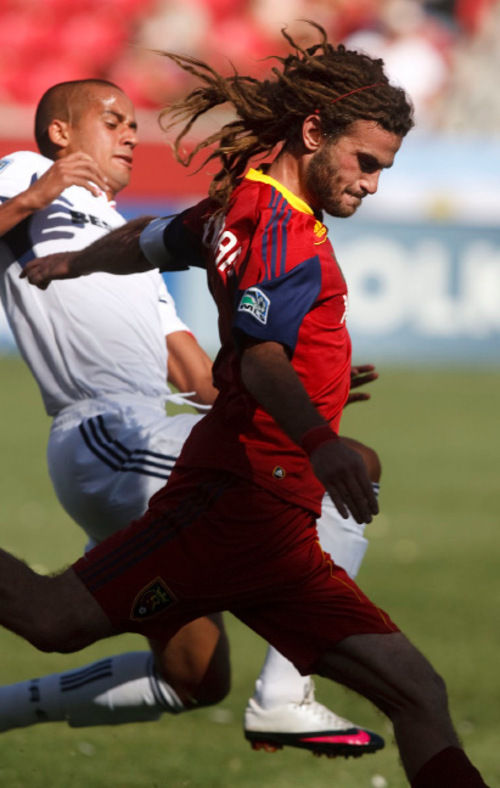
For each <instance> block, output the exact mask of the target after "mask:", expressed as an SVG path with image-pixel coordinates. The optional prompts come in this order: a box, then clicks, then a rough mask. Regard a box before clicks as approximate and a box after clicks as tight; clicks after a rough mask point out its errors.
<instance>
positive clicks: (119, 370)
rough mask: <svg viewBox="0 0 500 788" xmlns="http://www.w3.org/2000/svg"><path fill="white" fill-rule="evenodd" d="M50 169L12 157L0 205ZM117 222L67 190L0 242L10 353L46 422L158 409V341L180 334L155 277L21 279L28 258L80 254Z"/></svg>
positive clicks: (162, 351)
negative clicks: (93, 403) (91, 404)
mask: <svg viewBox="0 0 500 788" xmlns="http://www.w3.org/2000/svg"><path fill="white" fill-rule="evenodd" d="M52 164H53V162H52V161H51V160H50V159H46V158H45V157H43V156H40V155H39V154H37V153H32V152H29V151H20V152H17V153H13V154H12V155H10V156H7V157H5V158H4V159H2V160H1V161H0V200H1V201H2V202H3V201H5V200H6V199H9V198H10V197H14V196H15V195H17V194H19V193H20V192H22V191H24V190H25V189H27V188H28V187H29V186H30V184H32V183H33V182H34V180H36V179H37V178H38V177H40V176H41V175H42V174H43V173H44V172H46V170H47V169H48V168H49V167H50V166H51V165H52ZM123 223H124V219H123V217H122V216H120V214H119V213H118V212H117V211H116V210H115V207H114V204H113V203H110V202H109V201H108V200H107V198H106V196H105V195H104V194H101V195H100V196H98V197H94V196H93V195H92V194H91V193H90V192H89V191H87V189H84V188H82V187H78V186H72V187H70V188H68V189H66V190H65V191H64V192H63V193H62V194H61V195H60V196H59V197H58V198H57V199H56V200H54V202H53V203H52V204H51V205H49V206H48V208H46V209H45V210H43V211H39V212H37V213H35V214H33V215H32V216H31V217H29V218H28V219H26V220H25V221H23V222H21V223H20V224H19V225H18V226H17V227H15V228H14V229H13V230H11V231H10V232H8V233H6V234H5V235H4V237H3V238H1V239H0V272H1V274H2V276H1V277H0V281H1V285H0V295H1V298H2V303H3V307H4V309H5V313H6V315H7V319H8V321H9V324H10V327H11V329H12V332H13V334H14V336H15V339H16V342H17V345H18V347H19V350H20V352H21V354H22V355H23V357H24V359H25V360H26V362H27V364H28V366H29V367H30V369H31V371H32V373H33V375H34V377H35V379H36V381H37V383H38V385H39V387H40V390H41V393H42V397H43V401H44V404H45V408H46V410H47V413H48V414H49V415H51V416H54V415H56V414H57V413H59V412H60V411H61V410H62V409H63V408H65V407H67V406H68V405H72V404H74V403H75V402H78V401H81V400H88V399H91V398H101V399H102V398H107V397H109V398H110V399H116V398H117V397H118V398H119V397H120V395H125V396H130V395H132V396H135V395H139V396H143V397H151V398H155V399H156V400H161V401H162V402H164V401H165V398H166V397H167V396H168V394H169V389H168V386H167V383H166V368H167V367H166V365H167V351H166V343H165V339H164V337H165V336H166V335H167V334H168V333H171V332H173V331H180V330H187V327H186V326H185V324H184V323H183V322H182V321H181V320H180V319H179V317H178V316H177V314H176V311H175V305H174V303H173V300H172V298H171V297H170V295H169V293H168V292H167V289H166V287H165V284H164V281H163V278H162V277H161V275H160V274H159V273H158V272H156V271H152V272H148V273H144V274H133V275H130V276H113V275H110V274H92V275H90V276H87V277H82V278H80V279H77V280H67V281H61V282H52V283H51V285H50V286H49V287H48V289H47V290H44V291H42V290H39V289H38V288H37V287H34V286H33V285H30V284H29V283H28V282H27V281H26V280H25V279H20V278H19V274H20V272H21V269H22V267H23V266H24V265H25V264H26V263H27V262H28V261H29V260H31V259H32V258H33V257H42V256H44V255H47V254H52V253H54V252H62V251H72V250H78V249H82V248H83V247H86V246H88V245H89V244H91V243H92V242H93V241H95V240H96V239H97V238H99V237H100V236H101V235H103V234H104V233H106V232H108V231H110V230H112V229H113V228H115V227H118V226H120V225H121V224H123Z"/></svg>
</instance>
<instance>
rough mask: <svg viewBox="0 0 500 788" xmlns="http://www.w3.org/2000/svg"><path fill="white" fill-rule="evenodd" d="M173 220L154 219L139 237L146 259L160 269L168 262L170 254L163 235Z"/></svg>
mask: <svg viewBox="0 0 500 788" xmlns="http://www.w3.org/2000/svg"><path fill="white" fill-rule="evenodd" d="M172 218H173V217H170V218H168V219H164V218H159V219H153V221H152V222H150V223H149V224H148V225H147V227H145V229H144V230H143V231H142V233H141V234H140V236H139V246H140V247H141V251H142V253H143V255H144V257H145V258H146V259H147V260H149V262H150V263H152V264H153V265H155V266H157V267H158V268H161V267H162V266H163V265H165V263H166V262H167V260H168V252H167V250H166V249H165V245H164V243H163V233H164V232H165V228H166V227H167V225H168V224H170V222H171V221H172Z"/></svg>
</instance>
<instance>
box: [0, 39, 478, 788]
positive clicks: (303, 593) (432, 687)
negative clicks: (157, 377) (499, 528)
mask: <svg viewBox="0 0 500 788" xmlns="http://www.w3.org/2000/svg"><path fill="white" fill-rule="evenodd" d="M318 30H319V33H320V36H321V40H320V43H319V45H318V46H316V47H314V48H313V49H310V50H304V49H302V48H301V47H300V46H299V45H298V44H297V43H296V42H294V41H293V40H292V39H290V38H288V40H289V43H290V44H291V46H292V48H293V52H292V53H291V54H290V55H289V56H288V57H286V58H284V59H282V60H281V61H280V63H281V67H280V66H277V67H276V68H274V69H273V73H272V75H271V77H270V79H269V80H265V81H259V80H255V79H250V78H246V77H242V76H239V75H238V74H233V75H232V76H231V77H229V78H224V77H222V76H220V75H219V74H217V73H215V72H214V71H213V70H211V69H210V68H209V67H208V66H206V65H205V64H202V63H200V62H197V61H195V60H193V59H190V58H179V57H176V56H173V55H168V56H169V57H170V58H171V59H173V60H175V61H176V62H178V63H179V65H180V66H181V67H182V68H185V69H186V70H188V71H191V72H192V73H194V74H195V75H196V76H198V77H199V78H200V80H201V82H202V85H201V86H200V87H199V88H197V89H196V90H194V91H193V92H192V93H191V94H190V95H189V96H188V97H187V98H186V99H185V100H184V101H181V102H179V103H178V104H177V105H175V106H174V107H172V108H171V110H170V112H171V113H172V115H173V120H174V121H179V120H182V121H184V128H183V130H182V131H181V134H180V137H179V138H178V140H177V149H178V150H179V145H180V141H181V140H182V138H183V136H184V134H185V133H186V132H187V131H188V130H189V128H190V127H191V126H192V124H193V122H194V121H195V120H196V119H197V118H198V117H200V116H201V115H203V114H204V113H205V112H207V111H208V110H209V109H210V108H211V107H214V106H217V105H220V104H223V103H227V102H229V104H230V105H232V106H233V108H234V109H235V111H236V115H237V117H236V120H235V121H234V122H232V123H229V124H227V125H226V126H224V127H223V128H222V129H220V130H219V131H218V132H217V133H216V134H214V135H212V136H211V137H210V138H209V139H207V140H205V141H203V142H202V143H201V144H200V145H199V146H198V149H200V150H201V149H203V148H208V147H209V146H214V149H213V150H212V151H211V153H210V155H209V158H211V159H214V158H215V159H218V160H219V161H220V163H221V168H220V170H219V172H218V174H217V175H216V176H215V178H214V180H213V183H212V187H211V194H210V197H209V198H208V199H207V200H204V201H202V203H200V204H198V205H196V206H194V207H193V208H191V209H188V210H187V211H185V212H184V213H182V214H180V215H179V216H177V217H175V218H173V219H163V220H155V221H154V222H153V223H150V222H147V221H146V220H144V221H136V222H135V223H130V224H129V225H128V226H126V227H125V228H123V229H120V230H117V231H115V232H114V233H112V234H110V235H108V236H107V237H106V238H105V239H103V240H102V241H98V242H97V243H96V244H94V245H93V246H92V247H90V248H89V249H88V250H87V251H86V252H77V253H75V254H74V255H73V256H68V255H67V256H63V258H57V259H55V260H54V259H53V260H52V261H49V262H48V264H47V265H48V268H47V269H45V271H44V270H42V269H41V268H40V267H39V266H38V265H37V264H36V263H35V264H34V265H33V266H32V267H31V268H29V269H28V271H27V274H28V275H29V276H30V277H31V279H32V281H33V282H35V283H38V284H41V285H43V284H46V283H47V282H48V281H49V280H50V277H51V276H52V277H53V278H55V277H64V276H74V275H78V274H82V273H90V272H92V271H94V270H102V269H104V270H107V271H110V270H113V271H115V272H120V273H127V272H130V271H137V270H144V269H148V268H149V267H154V266H159V267H160V268H161V269H162V270H168V269H169V268H170V267H176V268H183V267H184V268H187V267H189V266H190V265H193V264H196V265H200V266H203V267H204V268H206V270H207V276H208V282H209V287H210V290H211V292H212V294H213V296H214V298H215V301H216V303H217V307H218V310H219V326H220V336H221V344H222V347H221V351H220V353H219V355H218V357H217V359H216V361H215V364H214V380H215V384H216V386H217V388H218V389H219V395H218V397H217V399H216V402H215V404H214V406H213V408H212V410H211V411H210V413H209V414H208V415H207V416H205V417H204V418H203V419H202V420H201V421H200V422H199V423H198V425H197V426H196V427H195V428H194V430H193V432H192V433H191V435H190V437H189V438H188V440H187V442H186V444H185V445H184V449H183V451H182V453H181V455H180V458H179V460H178V462H177V464H176V467H175V469H174V471H173V472H172V475H171V476H170V479H169V481H168V483H167V485H166V487H165V488H164V489H163V490H162V491H160V492H159V493H157V494H156V495H155V496H154V497H153V498H152V499H151V501H150V506H149V509H148V512H147V513H146V514H145V515H144V517H143V518H141V519H140V520H138V521H136V522H135V523H132V524H131V525H130V526H129V527H128V528H126V529H124V530H123V531H121V532H120V533H119V534H117V535H115V536H112V537H111V538H110V539H108V540H105V541H104V542H102V543H101V544H100V545H99V546H97V547H96V548H95V549H94V550H92V551H90V552H89V553H88V554H87V555H86V556H85V557H84V558H82V559H80V560H79V561H77V562H76V563H75V564H74V565H73V566H72V567H71V568H70V569H68V570H66V571H65V572H63V573H61V574H59V575H56V576H54V577H51V578H45V577H40V576H39V575H37V574H36V573H35V572H33V571H32V570H31V569H29V568H28V567H26V566H25V565H23V564H22V563H21V562H19V561H18V560H17V559H15V558H13V557H12V556H10V555H9V554H8V553H6V552H0V578H1V580H0V622H1V623H2V624H3V625H5V626H6V627H8V628H10V629H12V630H13V631H15V632H17V633H18V634H20V635H21V636H23V637H25V638H27V639H28V640H30V641H31V642H32V643H33V644H34V645H35V646H37V647H38V648H42V649H52V650H53V649H55V650H63V651H68V650H77V649H80V648H82V647H84V646H86V645H88V644H89V643H90V642H93V641H95V640H98V639H101V638H104V637H108V636H110V635H113V634H116V633H117V632H124V631H134V632H140V633H143V634H147V635H148V636H150V637H153V638H154V637H155V636H158V634H159V633H161V636H162V637H165V634H168V633H172V634H174V633H175V632H176V631H177V630H178V629H179V627H180V626H182V625H183V624H185V623H186V622H187V621H190V620H192V619H194V618H196V617H198V616H202V615H206V614H207V613H210V612H213V611H218V610H225V609H227V610H231V611H232V612H233V613H234V614H235V615H236V616H237V617H238V618H239V619H241V621H243V622H244V623H246V624H247V625H248V626H250V627H251V628H252V629H254V630H255V631H256V632H257V633H258V634H260V635H261V636H262V637H264V638H265V639H266V640H268V641H269V642H270V643H271V644H272V645H273V646H275V647H276V648H277V649H278V651H279V652H280V653H282V654H284V655H285V656H286V657H287V658H289V659H290V660H291V661H292V662H293V663H294V665H295V666H296V667H297V668H298V669H299V670H300V671H301V673H303V674H307V673H318V674H320V675H322V676H326V677H328V678H330V679H333V680H335V681H339V682H341V683H342V684H345V685H346V686H347V687H350V688H351V689H354V690H355V691H356V692H358V693H359V694H361V695H363V696H364V697H366V698H367V699H369V700H370V701H372V702H373V703H374V704H375V705H376V706H377V707H378V708H379V709H380V710H381V711H383V712H384V713H385V714H386V715H387V716H388V717H389V719H390V720H391V722H392V724H393V726H394V732H395V738H396V742H397V745H398V748H399V753H400V756H401V761H402V764H403V767H404V769H405V772H406V775H407V778H408V781H409V783H410V784H411V785H412V786H413V788H481V787H483V788H484V786H485V782H484V781H483V779H482V777H481V775H480V774H479V772H478V771H477V769H476V768H475V767H474V766H473V765H472V764H471V762H470V760H469V759H468V758H467V756H466V755H465V753H464V751H463V749H462V748H461V745H460V743H459V741H458V738H457V735H456V733H455V731H454V728H453V725H452V722H451V719H450V716H449V712H448V707H447V697H446V690H445V685H444V682H443V680H442V679H441V678H440V677H439V676H438V675H437V674H436V672H435V671H434V669H433V668H432V666H431V665H430V664H429V662H428V661H427V660H426V659H425V658H424V657H423V656H422V655H421V654H420V652H419V651H418V650H417V649H416V648H415V647H414V646H413V645H412V644H411V643H410V642H409V640H408V639H407V638H406V637H405V635H404V634H403V633H402V632H401V631H400V630H399V629H398V627H397V625H396V624H395V623H394V622H393V621H392V620H391V618H390V617H389V615H388V614H387V613H385V612H384V611H383V610H381V609H380V608H378V607H377V606H376V605H375V604H374V603H373V602H371V601H370V600H369V599H368V598H367V597H366V596H365V595H364V594H363V592H362V591H361V590H360V588H359V587H358V586H357V585H356V584H355V582H354V581H353V580H352V579H350V578H349V576H348V575H347V574H346V572H345V571H344V570H343V569H341V568H340V567H339V566H338V565H337V564H336V563H335V556H330V555H328V554H325V553H324V552H323V551H322V549H321V547H320V545H319V542H318V539H317V532H316V527H315V521H316V519H317V517H318V515H319V513H320V505H321V500H322V497H323V493H324V491H325V490H326V491H327V493H328V494H329V495H330V496H331V498H332V500H333V502H334V503H335V505H336V507H337V509H338V510H339V512H340V514H341V515H343V516H347V514H348V512H349V511H350V512H351V514H352V515H353V517H354V518H355V520H356V521H357V522H360V523H361V522H370V521H371V519H372V517H373V515H374V514H376V513H377V502H376V500H375V497H374V494H373V489H372V486H371V484H370V481H369V478H368V475H367V472H366V468H365V465H364V464H363V462H362V460H361V458H360V456H359V455H358V454H357V453H356V452H355V451H352V450H351V449H350V448H349V447H348V446H346V445H345V444H344V443H343V442H342V441H340V440H339V438H338V429H339V422H340V416H341V412H342V408H343V405H344V403H345V401H346V398H347V395H348V391H349V372H350V362H351V347H350V340H349V335H348V332H347V328H346V308H347V288H346V284H345V281H344V278H343V276H342V273H341V270H340V268H339V265H338V263H337V260H336V258H335V255H334V251H333V248H332V245H331V243H330V241H329V239H328V236H327V230H326V227H325V226H324V224H323V221H322V212H323V211H326V212H327V213H329V214H330V215H333V216H338V217H349V216H351V215H352V214H354V212H355V211H356V210H357V208H358V207H359V205H360V204H361V201H362V199H363V198H364V197H365V196H367V195H370V194H374V193H375V192H376V190H377V186H378V180H379V177H380V174H381V172H382V171H383V170H384V169H386V168H387V167H390V166H392V164H393V162H394V158H395V156H396V153H397V151H398V150H399V148H400V146H401V143H402V140H403V138H404V137H405V135H406V134H407V132H408V131H409V130H410V128H411V127H412V125H413V121H412V111H411V107H410V105H409V102H408V100H407V98H406V96H405V94H404V92H403V91H402V90H401V89H399V88H396V87H394V86H392V85H390V84H389V82H388V80H387V77H386V76H385V73H384V70H383V63H382V61H380V60H374V59H372V58H370V57H368V56H367V55H364V54H361V53H357V52H352V51H348V50H346V49H345V48H344V47H342V46H339V47H337V48H335V47H333V46H332V45H330V44H329V43H328V41H327V38H326V35H325V34H324V31H322V30H321V29H320V28H319V29H318ZM285 35H286V34H285ZM273 152H274V153H275V156H274V158H273V159H272V161H271V163H270V164H269V165H268V166H266V167H263V168H261V169H253V168H252V167H251V166H250V168H249V165H252V163H253V161H254V160H255V157H256V156H267V155H268V154H273ZM141 230H142V232H141ZM47 271H48V273H47ZM61 600H63V601H61Z"/></svg>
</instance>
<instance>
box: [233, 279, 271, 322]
mask: <svg viewBox="0 0 500 788" xmlns="http://www.w3.org/2000/svg"><path fill="white" fill-rule="evenodd" d="M270 304H271V301H270V300H269V298H268V297H267V296H266V294H265V293H263V292H262V290H259V288H258V287H249V288H248V290H245V292H244V293H243V296H242V299H241V301H240V305H239V307H238V312H247V313H248V314H249V315H252V317H254V318H255V319H256V320H258V321H259V323H263V324H264V325H265V324H266V323H267V316H268V314H269V306H270Z"/></svg>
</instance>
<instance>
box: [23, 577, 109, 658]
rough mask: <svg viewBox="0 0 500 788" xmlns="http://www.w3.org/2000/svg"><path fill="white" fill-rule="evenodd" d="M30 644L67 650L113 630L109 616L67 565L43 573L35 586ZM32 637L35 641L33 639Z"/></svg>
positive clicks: (62, 650)
mask: <svg viewBox="0 0 500 788" xmlns="http://www.w3.org/2000/svg"><path fill="white" fill-rule="evenodd" d="M37 595H38V599H37V604H38V606H39V607H40V606H43V610H44V614H43V616H39V617H37V620H38V624H37V627H36V633H35V639H34V640H33V643H34V645H35V646H36V647H37V648H39V649H41V650H42V651H58V652H60V653H70V652H72V651H79V650H80V649H82V648H85V647H86V646H88V645H90V644H91V643H94V642H96V641H98V640H102V639H103V638H107V637H111V636H113V635H116V634H117V631H116V629H115V628H114V627H113V626H112V624H111V622H110V620H109V618H108V617H107V616H106V614H105V613H104V611H103V610H102V608H101V607H100V605H99V604H98V603H97V602H96V600H95V599H94V597H93V596H92V594H90V593H89V591H88V590H87V588H86V587H85V585H84V584H83V583H82V582H81V580H80V579H79V578H78V576H77V575H76V574H75V572H74V571H73V570H72V569H71V568H70V569H67V570H66V571H64V572H62V573H61V574H60V575H56V576H52V577H47V578H44V579H43V582H42V583H41V584H39V586H38V588H37ZM35 641H36V642H35Z"/></svg>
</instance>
